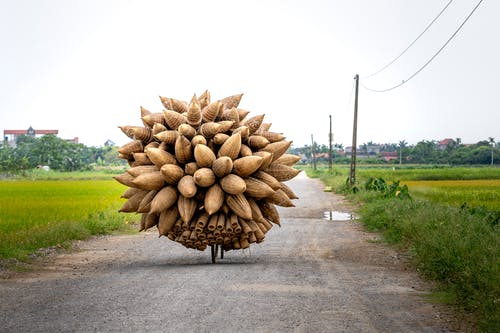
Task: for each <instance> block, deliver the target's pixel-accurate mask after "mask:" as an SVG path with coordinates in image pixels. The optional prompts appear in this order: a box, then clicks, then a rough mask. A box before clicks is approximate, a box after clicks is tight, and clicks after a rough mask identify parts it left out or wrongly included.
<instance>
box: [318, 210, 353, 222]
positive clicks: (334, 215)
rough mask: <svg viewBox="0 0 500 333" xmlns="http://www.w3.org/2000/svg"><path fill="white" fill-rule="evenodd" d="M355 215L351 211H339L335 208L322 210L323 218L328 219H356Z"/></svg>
mask: <svg viewBox="0 0 500 333" xmlns="http://www.w3.org/2000/svg"><path fill="white" fill-rule="evenodd" d="M356 219H357V217H356V216H355V215H353V214H352V213H346V212H340V211H337V210H329V211H326V212H323V220H329V221H350V220H356Z"/></svg>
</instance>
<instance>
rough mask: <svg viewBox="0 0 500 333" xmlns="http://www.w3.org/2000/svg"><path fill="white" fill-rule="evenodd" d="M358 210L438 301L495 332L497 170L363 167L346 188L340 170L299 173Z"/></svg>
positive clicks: (499, 265)
mask: <svg viewBox="0 0 500 333" xmlns="http://www.w3.org/2000/svg"><path fill="white" fill-rule="evenodd" d="M306 172H307V173H308V174H309V175H310V176H312V177H317V178H320V179H321V180H322V181H323V182H324V184H325V185H327V186H331V187H332V188H333V189H334V190H335V191H337V192H340V193H343V194H346V196H347V198H348V199H349V200H351V201H352V202H354V203H356V204H358V205H359V211H358V213H359V214H360V216H361V221H362V222H363V223H364V225H365V226H366V228H367V229H368V230H371V231H377V232H380V233H381V234H382V235H383V236H384V239H385V240H386V241H387V242H388V243H391V244H393V245H395V246H397V247H399V248H400V249H401V250H403V251H406V252H407V253H408V254H410V256H411V258H412V260H413V262H414V264H415V267H416V269H417V270H418V271H419V272H420V273H421V274H422V275H423V276H425V277H427V278H429V279H431V280H433V281H436V282H438V285H439V292H437V293H436V295H439V296H440V297H439V299H440V300H442V301H446V302H448V303H452V304H455V305H458V306H460V307H461V308H462V309H463V310H464V311H466V312H467V313H472V314H473V315H474V317H475V318H476V319H477V327H478V330H479V331H481V332H499V331H500V308H499V299H500V262H499V254H500V233H499V221H500V207H499V205H500V169H499V168H463V167H462V168H438V169H429V168H414V167H410V168H409V169H404V168H400V169H393V168H385V169H384V168H365V167H359V168H358V172H357V183H356V184H355V186H354V187H351V186H349V185H348V184H347V183H346V179H347V176H348V173H349V169H348V168H347V167H343V168H342V167H340V168H339V167H335V168H333V171H332V172H329V171H328V169H327V168H325V167H322V168H318V169H317V170H312V169H311V168H306Z"/></svg>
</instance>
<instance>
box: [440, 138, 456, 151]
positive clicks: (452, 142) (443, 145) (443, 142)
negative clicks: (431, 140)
mask: <svg viewBox="0 0 500 333" xmlns="http://www.w3.org/2000/svg"><path fill="white" fill-rule="evenodd" d="M455 143H456V142H455V140H453V139H450V138H446V139H443V140H441V141H439V142H438V144H437V148H438V149H441V150H445V149H446V147H448V146H453V145H455Z"/></svg>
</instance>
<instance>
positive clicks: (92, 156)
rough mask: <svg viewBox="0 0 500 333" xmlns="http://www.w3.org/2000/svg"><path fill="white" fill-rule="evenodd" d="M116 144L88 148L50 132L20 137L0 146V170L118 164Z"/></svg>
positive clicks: (13, 170) (72, 169) (73, 169)
mask: <svg viewBox="0 0 500 333" xmlns="http://www.w3.org/2000/svg"><path fill="white" fill-rule="evenodd" d="M117 149H118V148H117V147H114V146H104V147H87V146H85V145H84V144H81V143H74V142H67V141H66V140H63V139H61V138H58V137H57V136H55V135H53V134H47V135H44V136H42V137H39V138H37V137H33V136H28V135H22V136H19V137H18V138H17V140H16V145H15V147H11V146H9V145H8V144H7V142H4V143H3V144H1V145H0V173H4V174H5V173H18V172H22V171H25V170H29V169H33V168H36V167H41V166H48V167H49V168H50V169H53V170H58V171H77V170H89V169H91V168H92V166H94V165H120V164H124V161H123V160H121V159H119V158H118V157H117V156H118V152H117Z"/></svg>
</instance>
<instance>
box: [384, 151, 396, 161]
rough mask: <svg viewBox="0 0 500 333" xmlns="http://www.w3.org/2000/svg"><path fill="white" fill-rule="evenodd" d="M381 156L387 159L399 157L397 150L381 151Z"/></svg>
mask: <svg viewBox="0 0 500 333" xmlns="http://www.w3.org/2000/svg"><path fill="white" fill-rule="evenodd" d="M380 156H381V157H382V158H383V159H384V160H385V161H386V162H390V161H392V160H397V159H398V158H399V156H398V152H397V151H381V152H380Z"/></svg>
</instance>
